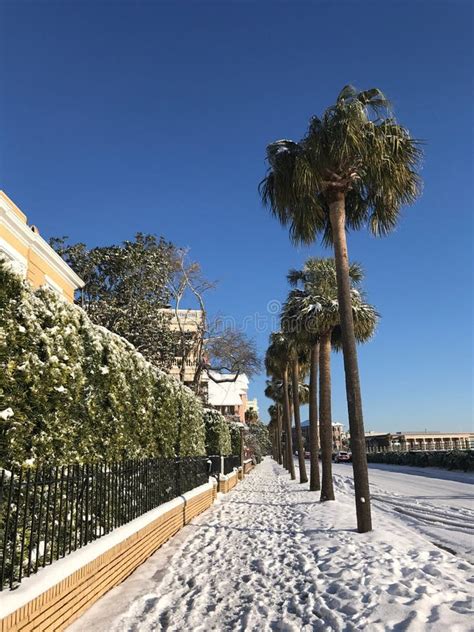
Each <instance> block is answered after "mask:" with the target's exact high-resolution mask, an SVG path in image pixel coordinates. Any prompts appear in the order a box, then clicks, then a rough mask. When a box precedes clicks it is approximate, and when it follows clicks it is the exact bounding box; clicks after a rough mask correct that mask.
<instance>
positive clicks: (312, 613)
mask: <svg viewBox="0 0 474 632" xmlns="http://www.w3.org/2000/svg"><path fill="white" fill-rule="evenodd" d="M317 499H318V494H316V493H311V492H309V491H308V486H307V485H300V484H298V483H297V482H295V481H290V480H289V477H288V475H287V473H286V472H285V471H284V470H283V469H282V468H281V467H280V466H278V465H277V464H276V463H274V462H273V461H271V460H270V459H266V460H265V461H264V462H263V463H262V464H261V465H260V466H258V467H257V468H256V469H255V470H254V471H253V472H252V473H251V474H250V476H248V477H247V478H246V479H245V480H244V481H243V482H242V483H240V484H239V486H238V487H236V488H235V489H234V490H233V491H232V492H231V493H229V494H227V495H226V496H223V497H221V500H220V501H218V502H217V504H215V505H214V506H213V508H211V509H210V510H208V511H206V512H205V513H204V514H202V515H201V516H199V517H198V518H197V519H195V520H194V521H193V523H192V524H190V525H188V526H187V527H185V528H184V529H183V531H182V532H181V533H180V534H179V535H178V536H177V537H176V538H174V539H173V540H172V541H171V542H169V543H168V544H166V545H164V546H163V547H162V548H161V549H160V550H159V551H158V552H157V553H155V555H154V556H153V557H151V558H150V560H148V562H146V563H145V564H144V565H143V566H142V567H140V568H139V569H138V570H137V571H136V572H135V573H134V574H133V575H132V576H131V577H130V578H129V579H127V580H126V581H125V582H124V583H123V584H122V585H120V586H118V587H117V588H115V589H114V590H112V591H111V592H110V593H109V594H108V595H106V596H105V597H104V598H103V599H101V600H100V601H99V602H98V603H97V604H96V605H95V606H93V608H92V609H91V610H89V611H88V612H87V613H86V614H85V615H84V616H83V617H82V618H81V619H79V620H78V621H77V622H76V623H75V624H74V625H73V626H71V627H70V628H69V630H70V632H78V631H80V632H86V631H87V632H98V631H100V632H106V631H109V630H111V631H114V632H129V631H130V632H132V631H134V632H135V631H136V632H145V631H149V630H150V631H151V630H166V631H172V630H173V631H185V630H186V631H188V630H189V631H193V632H194V631H199V632H204V631H206V632H207V631H210V630H215V631H219V632H225V631H227V630H229V631H234V630H235V631H246V632H247V631H255V632H256V631H259V632H260V631H270V630H284V631H288V632H289V631H294V632H299V631H308V632H309V631H312V630H321V631H331V630H333V631H340V632H343V631H354V630H367V631H369V632H385V631H390V630H392V631H394V632H395V631H396V632H401V631H410V632H418V631H420V632H421V631H423V632H424V631H426V632H428V631H437V630H444V628H446V627H449V628H450V632H467V631H468V630H469V629H470V621H471V619H470V617H469V606H470V594H471V589H472V583H471V582H472V579H471V577H472V566H470V565H469V564H468V563H466V562H464V561H463V560H462V559H459V558H457V557H454V556H452V555H450V554H449V553H445V552H443V551H441V550H439V549H438V548H436V547H434V546H433V545H431V544H430V542H429V541H428V540H426V539H424V538H422V537H421V536H420V535H418V534H416V533H415V532H413V531H412V530H410V529H409V528H407V527H404V526H403V525H400V523H397V522H395V521H393V520H392V519H391V517H390V516H387V515H386V514H384V513H383V512H381V511H377V510H375V512H374V514H375V515H374V523H375V527H376V530H375V531H374V532H373V533H370V534H365V535H360V534H357V533H356V532H355V530H354V525H355V516H354V514H355V509H354V506H353V499H352V497H351V496H350V495H349V493H346V492H344V491H339V494H338V500H337V501H336V502H334V503H325V504H324V505H321V504H320V503H319V502H318V500H317Z"/></svg>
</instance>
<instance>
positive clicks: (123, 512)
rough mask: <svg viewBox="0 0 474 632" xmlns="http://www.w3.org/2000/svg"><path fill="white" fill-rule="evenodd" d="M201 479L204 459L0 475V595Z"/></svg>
mask: <svg viewBox="0 0 474 632" xmlns="http://www.w3.org/2000/svg"><path fill="white" fill-rule="evenodd" d="M208 477H209V465H208V462H207V458H206V457H197V458H191V457H188V458H180V459H146V460H140V461H138V460H134V461H124V462H121V463H96V464H92V465H80V464H75V465H69V466H63V467H40V468H18V469H13V470H12V471H8V470H0V590H3V589H4V588H7V587H10V589H12V588H15V587H16V586H18V584H19V583H20V582H21V580H22V578H23V577H25V576H26V577H29V576H30V575H31V574H33V573H36V572H37V571H38V569H39V568H40V567H43V566H46V565H48V564H52V563H53V562H54V561H55V560H58V559H60V558H62V557H65V556H66V555H68V554H69V553H71V552H72V551H75V550H76V549H78V548H80V547H82V546H84V545H86V544H88V543H89V542H92V541H93V540H96V539H97V538H100V537H101V536H103V535H105V534H107V533H109V532H110V531H112V530H113V529H115V528H116V527H120V526H121V525H123V524H125V523H127V522H129V521H130V520H133V519H134V518H137V517H138V516H141V515H142V514H144V513H146V512H147V511H149V510H150V509H154V508H155V507H158V506H159V505H161V504H162V503H164V502H166V501H168V500H171V499H173V498H176V497H177V496H180V495H181V494H184V493H185V492H187V491H189V490H191V489H193V488H195V487H198V486H199V485H202V484H204V483H207V481H208Z"/></svg>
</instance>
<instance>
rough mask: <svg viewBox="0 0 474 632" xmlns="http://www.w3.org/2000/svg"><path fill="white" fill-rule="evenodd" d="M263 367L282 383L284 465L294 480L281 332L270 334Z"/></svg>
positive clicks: (284, 344) (285, 354)
mask: <svg viewBox="0 0 474 632" xmlns="http://www.w3.org/2000/svg"><path fill="white" fill-rule="evenodd" d="M265 367H266V369H267V373H268V375H270V376H273V377H275V378H278V379H281V381H282V391H283V396H282V400H283V425H284V428H285V449H286V465H287V469H288V471H289V473H290V476H291V478H292V479H295V478H296V474H295V464H294V461H293V441H292V437H291V409H290V399H289V393H288V341H287V339H286V338H285V336H284V334H283V333H281V332H277V333H273V334H270V344H269V346H268V349H267V353H266V355H265Z"/></svg>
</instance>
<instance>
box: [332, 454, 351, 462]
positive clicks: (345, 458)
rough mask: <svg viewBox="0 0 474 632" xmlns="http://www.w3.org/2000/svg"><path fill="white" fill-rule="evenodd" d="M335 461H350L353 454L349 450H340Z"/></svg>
mask: <svg viewBox="0 0 474 632" xmlns="http://www.w3.org/2000/svg"><path fill="white" fill-rule="evenodd" d="M334 461H335V462H336V463H350V461H351V454H350V453H349V452H338V453H337V454H336V457H335V459H334Z"/></svg>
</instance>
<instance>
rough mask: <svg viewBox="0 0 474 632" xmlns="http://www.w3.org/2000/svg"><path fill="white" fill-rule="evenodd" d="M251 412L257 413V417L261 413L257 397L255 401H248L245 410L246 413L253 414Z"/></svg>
mask: <svg viewBox="0 0 474 632" xmlns="http://www.w3.org/2000/svg"><path fill="white" fill-rule="evenodd" d="M251 411H253V412H254V413H257V415H258V413H259V410H258V401H257V398H256V397H254V398H253V399H249V400H248V401H247V407H246V409H245V412H251Z"/></svg>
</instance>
